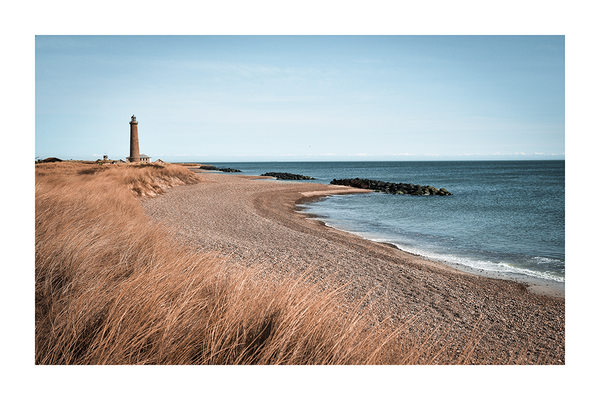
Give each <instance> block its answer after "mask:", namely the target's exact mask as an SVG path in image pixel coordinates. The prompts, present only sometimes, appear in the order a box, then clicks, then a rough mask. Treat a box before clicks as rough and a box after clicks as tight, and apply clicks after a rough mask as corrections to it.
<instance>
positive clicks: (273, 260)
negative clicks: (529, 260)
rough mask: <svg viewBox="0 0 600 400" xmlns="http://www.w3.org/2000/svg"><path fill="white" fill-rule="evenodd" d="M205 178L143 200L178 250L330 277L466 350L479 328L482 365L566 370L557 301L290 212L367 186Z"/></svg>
mask: <svg viewBox="0 0 600 400" xmlns="http://www.w3.org/2000/svg"><path fill="white" fill-rule="evenodd" d="M202 178H203V180H204V182H202V183H199V184H196V185H188V186H179V187H175V188H172V189H169V190H168V191H167V193H165V194H163V195H161V196H157V197H155V198H151V199H144V200H141V204H142V206H143V208H144V209H145V211H146V214H147V215H148V216H149V217H150V219H151V220H153V221H155V222H157V223H161V224H164V225H165V226H167V227H168V229H169V231H170V232H171V234H172V235H174V236H175V237H176V238H177V239H178V240H179V241H180V242H181V243H182V244H184V245H185V246H187V247H189V248H191V249H193V250H195V251H200V252H215V253H217V254H220V255H221V256H223V257H225V258H226V259H228V260H230V262H232V263H233V264H235V265H237V266H240V267H242V268H251V267H252V266H254V265H256V266H260V267H264V268H265V271H266V272H265V273H266V274H267V275H268V276H272V277H273V279H276V277H277V276H280V275H286V276H297V275H298V274H303V273H308V272H310V273H311V275H313V276H314V277H315V279H316V281H317V282H318V281H321V282H329V281H330V280H331V279H333V280H334V282H337V283H339V284H340V285H344V286H345V287H346V288H347V295H348V298H349V299H350V300H351V299H357V298H361V299H365V307H366V308H367V309H368V310H369V312H371V313H373V314H375V315H378V316H380V317H381V318H383V319H388V320H389V321H391V322H392V323H394V324H399V325H401V324H403V323H405V322H406V321H410V320H412V319H414V318H418V321H419V324H418V326H419V329H420V330H421V331H422V332H423V333H422V334H423V335H425V334H426V333H427V332H430V331H431V330H432V329H433V330H434V331H435V332H443V333H444V335H447V338H448V340H452V341H456V343H465V344H466V343H469V340H470V339H469V338H470V337H471V335H472V334H473V332H474V330H477V329H485V336H484V337H483V338H482V339H481V341H480V342H479V343H480V344H479V345H478V349H477V350H475V353H476V356H475V358H476V359H477V360H478V361H477V363H480V364H495V363H507V362H509V361H510V360H512V358H513V356H514V355H513V353H514V350H515V348H516V347H519V348H527V353H528V354H529V353H531V354H532V355H531V357H533V356H534V355H535V354H553V355H555V357H556V359H555V360H549V361H548V362H549V363H554V364H556V363H558V364H564V351H565V350H564V327H565V320H564V313H565V308H564V304H565V302H564V298H557V297H552V296H550V295H547V294H548V293H547V292H548V290H546V291H545V292H544V291H541V292H540V293H539V294H534V293H532V292H531V290H529V291H528V290H527V289H526V285H524V284H522V283H519V282H514V281H509V280H502V279H497V278H489V277H483V276H480V275H477V274H473V273H471V272H467V271H460V270H459V269H457V268H455V267H452V266H448V265H445V264H443V263H440V262H437V261H432V260H428V259H426V258H424V257H421V256H418V255H413V254H410V253H407V252H404V251H402V250H400V249H398V248H397V247H395V246H390V245H389V244H386V243H381V242H375V241H370V240H368V239H364V238H361V237H360V236H358V235H355V234H352V233H348V232H344V231H342V230H339V229H336V228H332V227H329V226H327V225H326V224H324V223H322V222H321V221H317V220H314V219H310V216H309V215H307V214H306V213H300V212H297V210H298V208H299V207H300V206H301V204H302V203H305V202H308V201H315V200H317V199H319V198H322V197H325V196H328V195H331V194H341V193H342V192H345V193H350V192H354V193H360V192H357V191H356V190H364V189H354V188H345V187H334V188H332V187H331V186H330V185H324V184H320V183H309V182H293V181H290V182H284V184H282V182H281V181H276V180H271V179H257V177H255V176H250V175H224V174H214V173H202ZM332 191H333V192H332ZM482 327H484V328H482ZM438 328H439V331H438ZM436 335H437V333H436ZM448 351H451V349H448ZM525 363H527V362H525Z"/></svg>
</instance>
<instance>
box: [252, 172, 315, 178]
mask: <svg viewBox="0 0 600 400" xmlns="http://www.w3.org/2000/svg"><path fill="white" fill-rule="evenodd" d="M260 176H272V177H274V178H277V179H282V180H314V179H315V178H312V177H310V176H306V175H297V174H290V173H288V172H265V173H264V174H261V175H260Z"/></svg>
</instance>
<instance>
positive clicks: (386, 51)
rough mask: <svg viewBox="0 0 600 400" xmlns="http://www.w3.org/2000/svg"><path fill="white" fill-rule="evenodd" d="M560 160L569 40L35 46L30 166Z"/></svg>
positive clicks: (88, 40) (158, 41) (273, 39)
mask: <svg viewBox="0 0 600 400" xmlns="http://www.w3.org/2000/svg"><path fill="white" fill-rule="evenodd" d="M132 115H135V116H136V118H137V120H138V123H139V125H138V130H139V142H140V152H141V153H144V154H147V155H149V156H151V157H152V158H153V159H154V160H156V159H157V158H161V159H163V160H164V161H168V162H178V161H200V162H201V161H222V162H226V161H341V160H344V161H345V160H428V159H431V160H443V159H448V160H459V159H564V155H565V37H564V36H550V35H544V36H504V35H497V36H469V35H467V36H446V35H442V36H435V35H434V36H410V35H393V36H380V35H353V36H343V35H342V36H338V35H327V36H308V35H296V36H277V35H269V36H250V35H229V36H218V35H196V36H177V35H172V36H143V35H142V36H99V35H91V36H89V35H88V36H69V35H62V36H50V35H37V36H36V37H35V155H36V157H40V158H41V159H43V158H46V157H58V158H62V159H85V160H95V159H98V158H101V157H102V156H103V155H104V154H106V155H108V156H109V158H111V159H119V158H121V159H125V157H127V156H128V155H129V121H130V119H131V116H132Z"/></svg>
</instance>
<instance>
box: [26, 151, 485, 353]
mask: <svg viewBox="0 0 600 400" xmlns="http://www.w3.org/2000/svg"><path fill="white" fill-rule="evenodd" d="M182 184H202V178H201V176H199V175H197V174H194V173H192V172H190V171H189V170H188V169H186V168H184V167H182V166H177V165H169V164H167V165H164V166H160V165H110V166H100V165H95V166H91V165H87V164H78V163H51V164H40V165H37V166H36V183H35V188H36V189H35V192H36V193H35V197H36V199H35V202H36V210H35V214H36V218H35V221H36V228H35V235H36V248H35V260H36V262H35V264H36V265H35V269H36V270H35V278H36V282H35V356H36V364H431V363H441V364H457V363H458V364H460V363H468V361H469V352H470V349H469V348H466V349H463V351H462V352H461V353H460V354H462V355H461V356H460V357H461V358H459V359H447V358H445V356H442V355H441V354H443V353H444V354H445V352H443V351H442V350H443V348H444V346H448V345H449V344H447V343H446V344H441V343H439V342H435V343H432V341H431V340H429V339H428V337H426V336H425V337H423V336H421V337H413V336H414V335H413V336H411V335H408V334H407V332H408V329H409V326H408V325H411V324H412V328H413V329H414V328H415V325H418V323H417V321H412V322H411V323H409V324H408V325H405V326H402V327H400V328H397V327H396V328H393V327H391V326H389V325H388V324H386V323H385V321H384V322H381V321H377V320H375V319H374V318H373V317H372V316H370V314H369V313H366V312H363V311H359V310H362V308H361V307H360V306H361V304H360V302H357V303H355V304H348V302H347V301H346V300H344V299H343V296H342V295H343V289H323V288H322V287H317V286H314V285H312V284H310V283H309V282H310V279H309V278H310V277H309V276H304V277H302V278H299V279H295V280H292V279H290V280H288V281H285V282H283V283H282V282H280V281H279V282H277V283H273V282H270V281H268V278H265V277H264V276H265V274H261V268H260V267H259V266H256V267H252V266H249V267H248V268H244V269H242V270H240V269H239V268H238V269H235V268H233V267H232V266H231V265H228V264H227V262H226V261H224V260H222V259H219V258H217V257H215V256H214V255H211V254H197V253H193V252H191V251H190V250H188V249H185V248H183V247H181V246H180V245H179V244H178V243H176V242H174V241H173V240H172V239H171V238H170V237H169V236H168V235H167V234H166V232H165V231H164V230H163V229H162V228H161V227H160V226H156V225H153V224H151V223H150V222H149V220H148V219H147V217H146V216H145V215H144V212H143V210H142V208H141V206H140V205H139V202H138V200H137V197H140V196H154V195H157V194H160V193H162V192H163V191H164V190H165V189H166V188H167V187H170V186H174V185H182ZM413 329H411V330H413ZM476 341H477V338H475V337H474V338H473V341H472V345H471V348H472V347H473V346H474V345H475V344H476Z"/></svg>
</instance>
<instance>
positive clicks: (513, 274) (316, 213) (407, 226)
mask: <svg viewBox="0 0 600 400" xmlns="http://www.w3.org/2000/svg"><path fill="white" fill-rule="evenodd" d="M210 164H212V165H215V166H216V167H218V168H235V169H240V170H241V171H242V172H241V173H238V174H243V175H261V174H263V173H266V172H288V173H293V174H300V175H308V176H311V177H313V178H315V181H310V182H318V183H325V184H329V182H330V181H331V180H332V179H345V178H363V179H374V180H381V181H385V182H395V183H412V184H415V185H417V184H419V185H429V186H434V187H436V188H437V189H440V188H445V189H447V190H448V191H450V192H451V193H452V194H453V195H452V196H410V195H392V194H385V193H376V192H372V193H360V194H351V195H332V196H328V197H325V198H322V199H321V200H319V201H316V202H311V203H307V204H304V205H303V207H302V210H300V211H299V212H304V213H307V214H309V215H310V216H311V217H312V218H316V219H318V220H320V221H323V223H325V224H326V225H328V226H330V227H333V228H336V229H340V230H343V231H347V232H351V233H354V234H356V235H359V236H361V237H363V238H365V239H368V240H372V241H376V242H386V243H391V244H393V245H394V246H396V247H397V248H399V249H401V250H404V251H407V252H409V253H413V254H417V255H420V256H423V257H425V258H428V259H431V260H434V261H439V262H442V263H444V264H447V265H449V266H452V267H455V268H457V269H461V270H465V271H468V272H473V273H479V274H481V275H487V276H492V277H498V278H503V279H512V280H517V281H525V282H530V281H532V280H533V281H534V282H538V283H540V282H550V283H554V284H562V285H564V282H565V162H564V160H553V161H394V162H247V163H246V162H240V163H235V162H226V163H218V162H216V163H210ZM563 287H564V286H563Z"/></svg>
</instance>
